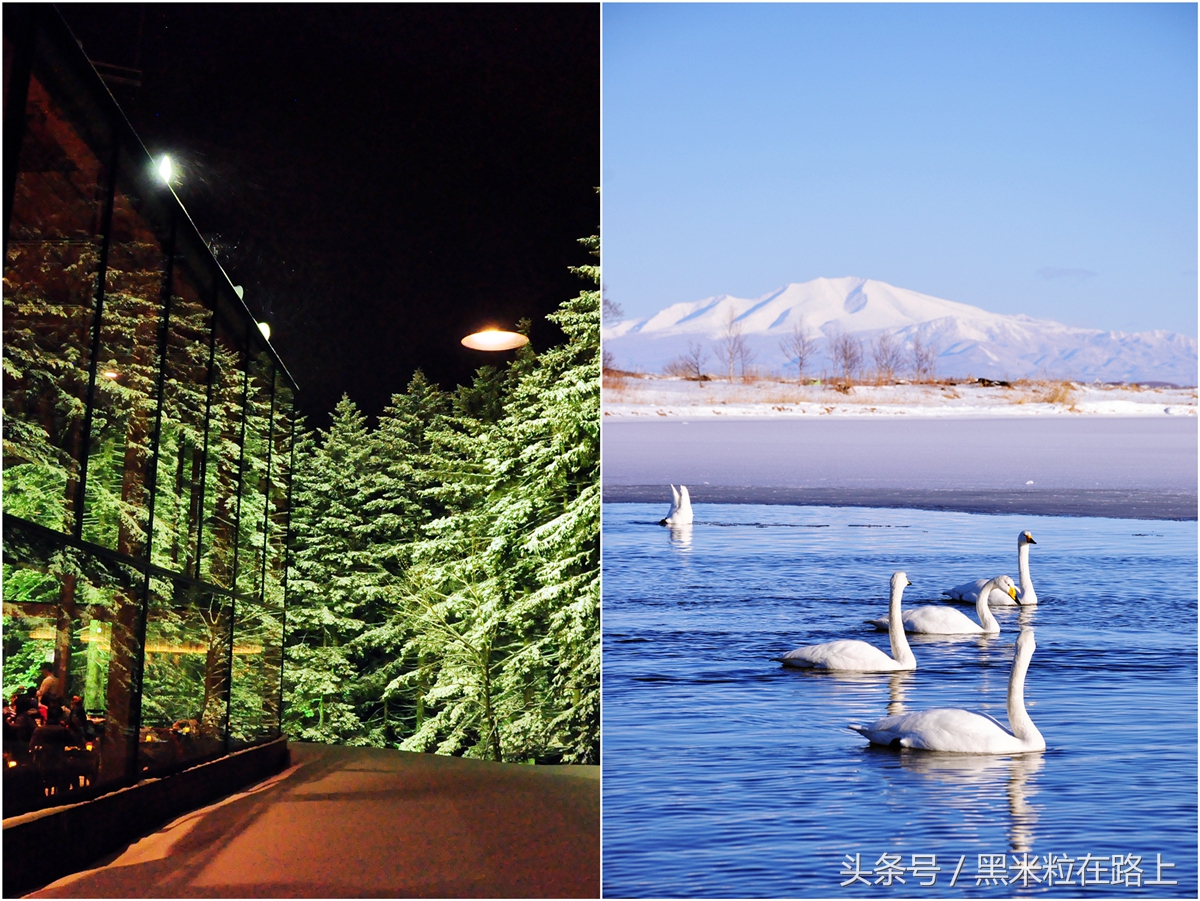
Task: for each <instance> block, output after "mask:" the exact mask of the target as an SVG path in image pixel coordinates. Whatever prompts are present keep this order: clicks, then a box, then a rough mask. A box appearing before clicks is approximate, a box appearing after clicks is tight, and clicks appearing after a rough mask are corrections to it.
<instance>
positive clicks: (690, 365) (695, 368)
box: [663, 341, 708, 381]
mask: <svg viewBox="0 0 1200 901" xmlns="http://www.w3.org/2000/svg"><path fill="white" fill-rule="evenodd" d="M707 360H708V354H707V353H705V352H704V347H703V345H701V344H700V343H699V342H698V341H689V342H688V349H687V353H682V354H680V355H679V356H677V357H676V358H675V359H674V360H672V361H671V362H670V363H668V364H667V365H666V366H664V367H663V372H665V373H666V374H667V375H674V376H678V377H679V378H684V379H695V380H697V381H698V380H700V379H702V378H704V364H705V362H706V361H707Z"/></svg>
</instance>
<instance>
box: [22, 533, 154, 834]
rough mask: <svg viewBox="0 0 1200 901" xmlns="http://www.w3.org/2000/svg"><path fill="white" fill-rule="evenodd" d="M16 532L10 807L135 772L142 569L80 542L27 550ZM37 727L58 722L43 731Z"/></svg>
mask: <svg viewBox="0 0 1200 901" xmlns="http://www.w3.org/2000/svg"><path fill="white" fill-rule="evenodd" d="M11 531H13V530H11V529H10V530H7V531H6V534H5V562H4V645H3V654H4V695H5V701H6V702H8V707H7V708H6V711H5V726H4V813H5V816H11V815H14V814H16V813H19V812H23V811H26V810H33V809H37V808H40V807H47V806H56V805H58V804H64V803H70V802H71V801H73V800H76V799H80V798H83V797H87V796H91V795H94V794H96V793H98V792H100V791H103V790H105V789H106V788H107V787H111V786H112V785H114V784H120V783H122V782H125V781H127V780H128V779H130V778H131V777H132V772H133V770H132V754H131V752H132V749H133V744H132V742H131V739H132V731H133V730H132V714H133V707H132V704H131V699H132V685H133V678H132V677H133V673H134V671H135V669H136V665H137V658H138V656H139V654H138V649H137V644H136V625H137V617H138V612H139V608H140V602H139V600H138V592H137V584H138V582H139V581H140V576H138V574H136V573H134V572H132V571H129V570H127V569H125V568H123V567H119V566H115V565H105V564H102V563H101V562H100V561H97V560H96V559H95V558H90V557H88V556H87V555H83V554H80V553H78V552H75V551H61V550H51V549H47V548H45V547H39V548H35V549H34V552H33V553H29V551H30V546H28V545H26V546H24V547H22V546H20V544H21V543H20V541H19V540H10V534H9V533H10V532H11ZM43 664H45V665H46V666H48V667H49V670H50V673H49V675H51V676H52V677H53V681H52V682H51V683H47V682H46V676H47V672H46V671H44V670H43V669H42V666H43ZM39 689H42V691H41V696H40V697H38V696H37V694H36V693H37V692H38V690H39ZM31 690H32V691H33V692H35V694H34V696H33V697H32V698H30V697H29V692H30V691H31ZM21 695H24V696H25V697H24V698H22V697H21ZM39 726H48V727H54V728H51V729H50V730H49V731H48V732H47V731H43V732H42V733H38V732H37V731H36V730H37V728H38V727H39ZM55 733H57V735H56V734H55Z"/></svg>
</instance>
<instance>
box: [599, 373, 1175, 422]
mask: <svg viewBox="0 0 1200 901" xmlns="http://www.w3.org/2000/svg"><path fill="white" fill-rule="evenodd" d="M603 403H604V415H605V416H606V417H616V418H637V417H643V416H655V417H657V416H665V417H686V418H692V419H697V418H705V417H718V416H737V417H754V418H776V417H783V418H790V417H797V416H931V417H978V416H989V417H992V416H1047V415H1109V416H1164V415H1166V416H1195V415H1196V389H1195V388H1142V387H1137V386H1111V385H1100V384H1092V385H1085V384H1079V383H1075V382H1014V383H1012V384H1011V385H1010V386H1000V385H993V386H984V385H980V384H978V383H977V382H959V383H956V384H936V385H925V384H923V385H912V384H900V385H855V386H853V387H851V388H850V389H849V390H848V391H845V392H843V391H839V390H838V389H837V388H836V387H834V386H833V385H829V384H821V385H804V386H800V385H797V384H796V383H795V382H782V381H777V380H774V379H759V380H757V381H752V382H742V381H739V380H735V381H733V382H732V383H730V382H728V381H724V380H713V381H706V382H696V381H686V380H684V379H678V378H668V377H654V376H640V377H639V376H623V377H613V376H611V375H606V376H605V379H604V393H603Z"/></svg>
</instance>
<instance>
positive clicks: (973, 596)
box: [942, 531, 1038, 607]
mask: <svg viewBox="0 0 1200 901" xmlns="http://www.w3.org/2000/svg"><path fill="white" fill-rule="evenodd" d="M1031 544H1037V542H1036V541H1034V540H1033V533H1031V532H1029V531H1024V532H1022V533H1021V534H1020V535H1018V536H1017V578H1018V579H1019V580H1020V582H1021V585H1020V587H1019V588H1018V589H1017V595H1016V597H1011V598H1010V596H1009V595H1008V594H1007V593H1006V592H1005V591H1004V590H1003V589H1001V590H995V589H993V590H992V593H991V596H990V597H989V598H988V603H990V604H995V605H996V606H998V607H1011V606H1013V605H1014V604H1020V605H1021V606H1022V607H1034V606H1036V605H1037V602H1038V599H1037V592H1036V591H1034V590H1033V579H1032V578H1030V576H1029V545H1031ZM987 581H988V580H987V579H976V580H975V581H974V582H964V583H963V584H962V585H955V586H954V587H953V588H948V589H946V590H945V591H943V592H942V594H944V595H945V596H946V597H948V598H950V599H951V600H955V601H970V602H971V603H975V601H976V600H978V598H979V592H980V591H981V590H982V588H983V586H984V584H985V583H986V582H987Z"/></svg>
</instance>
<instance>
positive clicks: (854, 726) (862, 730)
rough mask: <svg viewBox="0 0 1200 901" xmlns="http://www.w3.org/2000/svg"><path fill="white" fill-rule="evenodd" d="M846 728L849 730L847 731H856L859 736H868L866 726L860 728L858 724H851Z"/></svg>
mask: <svg viewBox="0 0 1200 901" xmlns="http://www.w3.org/2000/svg"><path fill="white" fill-rule="evenodd" d="M846 728H847V729H852V730H854V731H855V732H857V733H858V734H859V735H866V734H867V727H866V726H860V725H858V724H857V723H850V724H849V725H848V726H846Z"/></svg>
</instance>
